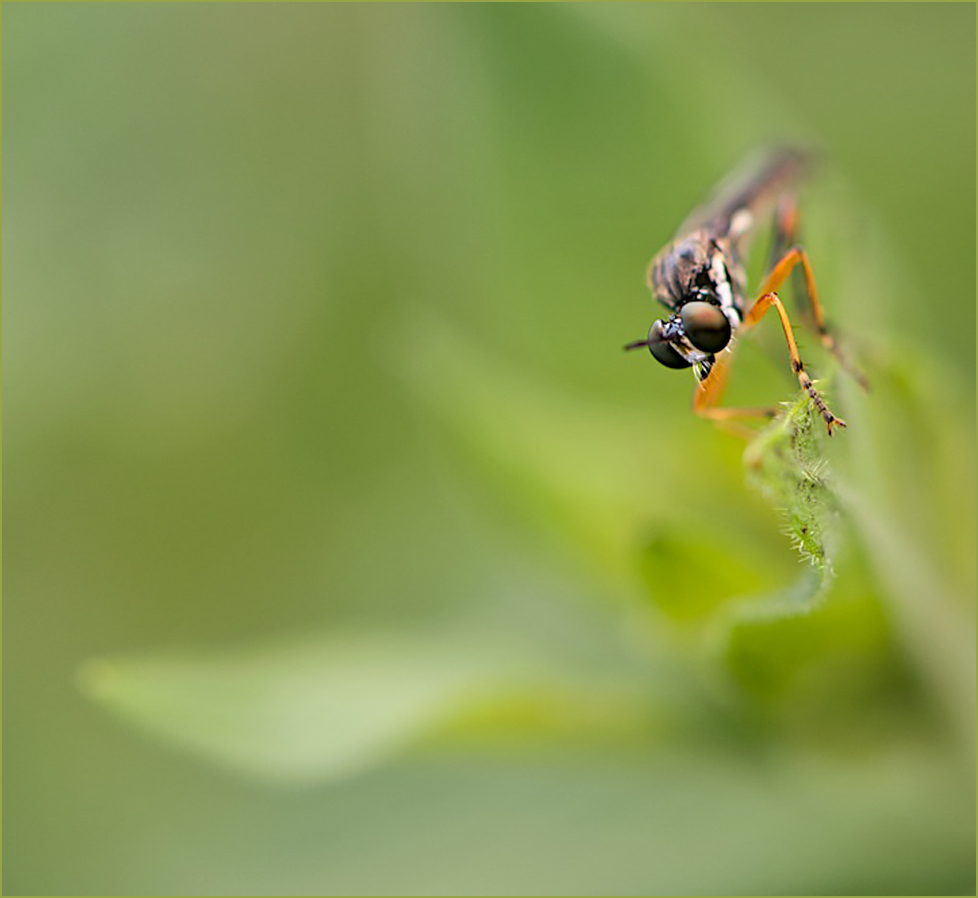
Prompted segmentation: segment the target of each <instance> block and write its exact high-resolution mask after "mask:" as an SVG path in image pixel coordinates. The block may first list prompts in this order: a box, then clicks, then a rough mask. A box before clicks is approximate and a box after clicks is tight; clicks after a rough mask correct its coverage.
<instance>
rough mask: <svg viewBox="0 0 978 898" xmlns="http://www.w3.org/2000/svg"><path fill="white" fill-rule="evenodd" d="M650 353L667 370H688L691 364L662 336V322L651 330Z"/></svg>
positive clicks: (657, 323) (656, 322)
mask: <svg viewBox="0 0 978 898" xmlns="http://www.w3.org/2000/svg"><path fill="white" fill-rule="evenodd" d="M700 305H705V303H700ZM649 352H651V353H652V355H653V356H655V360H656V361H657V362H661V363H662V364H663V365H665V366H666V367H667V368H688V367H689V366H690V364H691V363H690V362H687V361H686V359H684V358H683V357H682V356H681V355H680V354H679V353H678V352H677V351H676V348H675V347H674V346H673V345H672V344H671V343H670V342H669V341H668V340H666V339H665V338H664V337H663V336H662V322H661V321H654V322H653V323H652V327H651V328H650V329H649Z"/></svg>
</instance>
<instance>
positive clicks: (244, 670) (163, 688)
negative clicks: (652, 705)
mask: <svg viewBox="0 0 978 898" xmlns="http://www.w3.org/2000/svg"><path fill="white" fill-rule="evenodd" d="M79 681H80V686H81V688H82V689H83V691H85V692H86V693H87V694H88V695H89V696H90V697H92V698H93V699H94V700H96V701H98V702H99V703H100V704H102V705H103V706H105V707H106V708H108V709H109V710H111V711H113V712H115V713H116V714H118V715H119V716H121V717H122V718H124V719H125V720H127V721H129V722H130V723H131V724H133V725H135V726H137V727H139V728H141V729H143V730H144V731H146V732H148V733H150V734H152V735H154V736H156V737H158V738H160V739H162V740H163V741H165V742H168V743H170V744H172V745H174V746H177V747H180V748H183V749H185V750H188V751H190V752H192V753H194V754H197V755H199V756H203V757H205V758H207V759H208V760H210V761H212V762H215V763H217V764H218V765H220V766H222V767H226V768H229V769H231V770H234V771H236V772H238V773H243V774H245V775H249V776H254V777H258V778H262V779H271V780H280V781H286V782H287V781H293V782H304V781H315V780H328V779H335V778H338V777H343V776H346V775H349V774H353V773H356V772H358V771H360V770H363V769H365V768H367V767H370V766H372V765H374V764H377V763H379V762H381V761H383V760H386V759H387V758H389V757H390V756H392V755H394V754H396V753H398V752H400V751H403V750H405V749H406V748H408V747H409V746H410V745H412V744H413V743H415V742H416V741H418V740H419V739H421V738H423V737H425V736H427V735H430V734H431V733H433V732H435V731H443V732H444V731H453V732H454V734H455V735H459V734H460V733H462V732H463V731H464V730H466V729H471V728H473V727H474V728H482V729H485V728H487V727H488V728H496V729H500V728H501V729H510V730H512V729H516V730H527V729H529V730H531V731H533V730H535V731H540V730H543V731H547V730H553V729H557V730H560V731H562V732H565V733H566V731H567V730H568V729H571V730H575V729H576V730H577V731H579V732H580V731H582V730H590V731H591V735H592V736H594V735H595V734H597V735H600V734H602V733H604V734H607V733H611V734H614V733H615V732H621V731H622V730H623V729H624V730H625V731H628V732H629V733H631V734H634V732H635V729H636V727H639V728H640V727H642V726H644V725H645V723H646V722H647V720H646V716H647V713H648V705H647V702H646V699H645V697H644V696H643V694H642V691H643V690H640V689H637V688H636V684H635V683H634V682H633V683H627V682H624V681H623V680H621V679H616V678H614V677H611V678H609V677H607V676H602V675H599V676H597V677H596V678H590V679H589V678H585V677H582V676H580V675H577V676H575V675H574V674H573V673H572V672H571V671H570V670H569V668H568V667H567V666H566V665H562V664H561V663H560V662H559V661H555V660H554V659H553V658H547V659H545V658H543V657H541V656H540V654H537V655H536V656H534V657H533V658H531V657H530V655H528V654H527V653H526V651H525V650H524V649H522V648H521V647H520V646H519V645H518V641H517V642H516V643H514V644H506V643H505V642H502V641H498V640H493V639H478V640H477V639H474V638H472V637H471V635H470V636H468V637H466V636H464V635H461V634H459V633H456V632H451V631H446V632H443V633H434V634H428V635H425V636H420V635H415V636H412V635H410V634H399V635H396V636H393V635H385V634H377V633H360V634H346V635H334V636H331V637H329V638H324V639H321V640H307V641H305V642H294V643H281V644H279V645H273V646H267V647H259V648H255V649H251V650H246V649H242V650H238V651H235V652H225V653H220V652H216V651H213V650H212V651H201V652H199V653H181V654H166V653H163V652H157V653H150V654H146V655H141V656H139V655H135V656H129V657H117V658H106V659H93V660H91V661H89V662H88V663H87V664H86V665H84V666H83V668H82V669H81V671H80V673H79Z"/></svg>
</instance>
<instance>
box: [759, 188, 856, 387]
mask: <svg viewBox="0 0 978 898" xmlns="http://www.w3.org/2000/svg"><path fill="white" fill-rule="evenodd" d="M796 230H797V212H796V210H795V209H794V203H793V201H792V200H791V199H790V197H789V198H788V199H785V200H784V201H783V203H782V204H780V205H779V207H778V212H777V215H776V218H775V238H774V242H773V244H772V261H773V264H771V266H770V270H769V271H768V274H767V277H766V278H765V280H764V284H763V286H762V287H761V293H762V294H766V293H776V292H777V290H778V289H779V288H780V287H781V285H782V284H783V283H784V282H785V280H787V278H788V275H790V274H791V273H792V272H795V273H796V274H797V271H798V266H799V265H800V266H801V272H802V275H803V277H802V278H801V280H800V282H799V281H798V279H797V277H796V283H798V286H800V287H802V288H803V289H802V290H801V294H803V295H804V296H805V298H806V299H807V305H808V308H809V309H810V311H811V316H812V318H813V319H814V324H815V330H816V331H817V332H818V336H819V339H820V340H821V341H822V345H823V346H825V348H826V349H828V351H829V352H831V353H832V355H834V356H835V357H836V359H837V360H838V362H839V364H840V365H841V366H842V367H843V368H844V369H845V370H846V371H847V372H848V373H849V374H850V375H852V377H853V378H854V379H855V380H856V381H857V382H858V383H859V385H860V386H861V387H862V388H863V389H864V390H868V389H869V382H868V381H867V380H866V378H865V376H864V375H863V374H862V373H861V372H860V371H859V370H858V369H857V368H855V367H854V366H853V365H852V363H851V362H850V361H849V359H848V358H847V357H846V355H845V354H844V353H843V352H842V350H841V349H840V348H839V344H838V343H837V342H836V339H835V337H834V336H833V335H832V334H831V333H830V332H829V329H828V326H827V325H826V324H825V315H824V314H823V312H822V304H821V303H820V302H819V301H818V291H817V289H816V287H815V275H814V274H813V273H812V266H811V263H810V262H809V261H808V253H806V252H805V251H804V250H803V249H802V248H801V247H800V246H792V247H791V248H790V249H788V250H783V246H784V245H786V244H787V243H788V242H789V241H790V240H791V238H792V237H793V236H794V235H795V232H796ZM782 250H783V251H782ZM775 251H777V252H780V253H781V255H780V257H779V258H775V257H774V256H773V253H774V252H775Z"/></svg>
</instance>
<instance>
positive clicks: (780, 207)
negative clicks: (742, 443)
mask: <svg viewBox="0 0 978 898" xmlns="http://www.w3.org/2000/svg"><path fill="white" fill-rule="evenodd" d="M808 163H809V154H808V153H806V152H804V151H802V150H799V149H792V148H779V149H775V150H771V151H768V152H767V153H765V154H764V155H762V156H760V157H759V158H756V159H754V160H752V161H751V163H750V164H749V165H747V166H745V168H744V169H742V170H740V171H738V172H737V173H735V174H734V176H733V177H732V178H731V179H729V180H728V181H726V182H724V183H723V184H721V185H720V187H719V188H718V189H717V191H716V193H715V195H714V196H713V197H712V198H711V199H710V200H709V201H707V202H706V203H705V204H704V205H702V206H700V207H699V208H698V209H696V210H695V211H694V212H693V213H692V214H691V215H690V216H689V217H688V218H687V219H686V221H684V222H683V224H682V225H681V226H680V227H679V230H678V231H677V233H676V237H675V238H674V239H673V241H672V242H671V243H669V244H668V245H667V246H666V247H665V248H664V249H662V250H661V251H660V252H659V253H658V255H656V257H655V258H654V259H653V260H652V263H651V264H650V265H649V272H648V285H649V289H650V290H651V291H652V296H653V297H654V298H655V299H657V300H658V301H659V302H660V303H661V304H662V305H663V306H665V308H666V309H668V311H669V313H670V314H669V317H668V318H666V319H664V320H663V319H659V320H657V321H654V322H653V323H652V327H651V328H650V329H649V335H648V337H646V338H645V339H644V340H636V341H635V342H633V343H629V344H628V345H626V346H625V349H638V348H639V347H642V346H647V347H648V349H649V351H650V352H651V353H652V355H653V356H654V357H655V359H656V361H658V362H660V363H661V364H663V365H665V366H666V367H667V368H692V369H693V374H694V376H695V377H696V392H695V394H694V396H693V410H694V411H695V412H696V414H698V415H701V416H702V417H705V418H709V419H711V420H713V421H716V422H718V423H721V424H722V423H724V422H730V421H731V419H733V418H743V417H773V416H774V415H775V413H776V410H775V409H772V408H726V407H720V405H719V402H720V399H721V397H722V395H723V390H724V387H725V386H726V382H727V375H728V374H729V368H730V364H731V361H732V359H733V353H732V350H733V346H734V342H735V340H734V338H735V336H740V335H741V334H743V333H745V332H746V331H747V330H748V329H749V328H751V327H753V326H754V325H755V324H757V322H758V321H760V320H761V318H763V316H764V314H765V313H766V312H768V311H770V310H771V309H774V310H775V311H776V312H777V314H778V317H779V318H780V319H781V327H782V329H783V330H784V336H785V340H786V342H787V344H788V354H789V356H790V358H791V370H792V371H793V372H794V374H795V375H796V376H797V378H798V383H799V384H800V385H801V388H802V389H803V390H804V391H805V392H806V393H807V394H808V396H809V398H810V399H811V401H812V404H813V405H814V406H815V408H816V410H817V411H818V413H819V415H821V417H822V420H823V421H824V422H825V425H826V427H827V429H828V432H829V436H831V435H832V431H833V428H836V427H845V426H846V422H845V421H843V420H842V419H841V418H839V417H836V415H834V414H833V413H832V412H831V411H830V410H829V407H828V405H827V403H826V402H825V399H823V398H822V395H821V394H820V393H819V392H818V390H817V389H816V388H815V384H814V383H813V382H812V379H811V378H810V377H809V376H808V373H807V372H806V371H805V365H804V363H803V362H802V360H801V357H800V356H799V354H798V346H797V344H796V342H795V337H794V333H793V332H792V329H791V323H790V321H789V320H788V313H787V312H786V311H785V308H784V305H783V304H782V302H781V299H780V298H779V297H778V293H777V291H778V289H779V288H780V287H781V285H782V284H783V283H784V282H785V280H787V278H788V276H789V275H790V274H791V273H792V272H797V271H798V270H799V266H800V271H801V274H802V276H803V277H802V278H801V281H800V283H799V286H800V287H801V293H802V294H803V295H804V297H805V300H806V302H807V304H808V307H809V309H810V311H811V318H812V320H813V322H814V325H815V329H816V330H817V332H818V336H819V339H820V340H821V341H822V343H823V345H824V346H825V347H826V348H827V349H828V350H829V351H830V352H831V353H832V354H833V355H835V356H836V358H837V359H839V361H840V363H841V364H842V365H843V367H845V368H846V369H847V370H849V371H850V372H851V373H852V374H853V375H854V376H855V377H856V379H857V380H858V381H859V382H860V383H861V384H862V385H863V386H864V387H865V386H866V382H865V380H864V379H863V377H862V376H861V375H860V374H859V373H858V372H856V371H853V369H852V368H851V367H850V366H849V365H848V363H847V361H846V359H845V358H844V357H843V356H842V353H841V352H840V350H839V347H838V345H837V343H836V341H835V338H834V337H833V336H832V334H831V333H829V330H828V328H827V327H826V325H825V319H824V316H823V314H822V306H821V304H820V303H819V301H818V293H817V291H816V289H815V277H814V275H813V274H812V266H811V264H810V262H809V260H808V254H807V253H806V252H805V250H804V249H803V248H802V247H801V246H799V245H798V244H797V242H796V241H797V221H798V216H797V212H796V207H795V200H794V196H793V194H792V193H791V187H792V185H793V184H794V183H795V181H796V180H797V179H798V178H799V177H800V175H801V174H802V173H803V172H804V170H805V169H806V168H807V166H808ZM772 205H773V206H774V207H775V215H774V240H773V242H772V246H771V257H770V259H769V263H768V266H767V274H766V276H765V278H764V281H763V284H762V286H761V289H760V291H759V294H758V298H757V299H756V300H755V301H754V302H753V303H752V304H748V302H747V300H746V297H747V295H748V294H747V275H746V271H745V268H744V262H743V259H744V253H745V250H746V243H747V239H748V238H749V236H750V235H751V233H752V231H753V229H754V226H755V225H756V222H757V216H758V212H759V210H762V209H764V208H770V207H771V206H772Z"/></svg>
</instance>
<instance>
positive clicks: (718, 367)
mask: <svg viewBox="0 0 978 898" xmlns="http://www.w3.org/2000/svg"><path fill="white" fill-rule="evenodd" d="M732 361H733V347H732V346H731V347H728V348H727V349H725V350H724V351H723V352H721V353H720V354H719V355H717V356H716V358H715V359H714V361H713V367H712V368H711V369H710V373H709V374H708V375H707V376H706V379H705V380H703V381H700V383H699V384H698V385H697V387H696V392H695V393H694V394H693V411H694V412H695V413H696V414H697V415H699V416H700V417H701V418H709V419H710V420H711V421H713V422H714V423H715V424H717V425H718V426H720V427H722V428H723V429H724V430H728V431H730V432H731V433H734V434H736V435H737V436H740V437H744V438H747V439H749V438H750V437H752V436H754V434H755V431H753V430H750V429H749V428H747V427H742V426H741V425H739V424H737V423H735V421H734V420H732V419H734V418H773V417H774V416H775V415H776V414H777V409H775V408H721V407H719V405H718V404H719V402H720V399H721V398H722V397H723V391H724V389H725V388H726V386H727V375H728V374H729V373H730V365H731V363H732Z"/></svg>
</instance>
